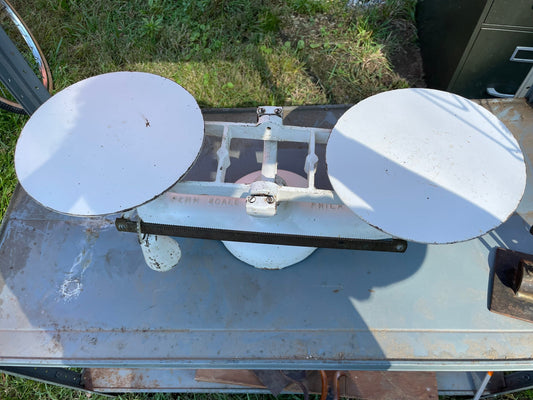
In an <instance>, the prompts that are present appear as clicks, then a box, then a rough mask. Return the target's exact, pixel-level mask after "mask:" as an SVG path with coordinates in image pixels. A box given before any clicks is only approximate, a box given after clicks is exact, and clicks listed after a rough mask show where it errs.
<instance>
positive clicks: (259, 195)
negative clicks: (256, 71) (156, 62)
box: [15, 72, 526, 271]
mask: <svg viewBox="0 0 533 400" xmlns="http://www.w3.org/2000/svg"><path fill="white" fill-rule="evenodd" d="M257 115H258V120H257V123H256V124H246V123H230V122H204V120H203V117H202V113H201V110H200V108H199V106H198V104H197V103H196V101H195V99H194V98H193V96H192V95H191V94H189V93H188V92H187V91H186V90H185V89H184V88H182V87H181V86H180V85H178V84H176V83H175V82H173V81H171V80H169V79H166V78H163V77H160V76H156V75H152V74H147V73H140V72H116V73H109V74H104V75H99V76H95V77H92V78H88V79H85V80H83V81H80V82H78V83H76V84H74V85H72V86H70V87H68V88H66V89H64V90H63V91H61V92H59V93H57V94H56V95H55V96H53V97H52V98H51V99H50V100H48V101H47V102H46V103H44V104H43V105H42V106H41V107H40V108H39V109H38V110H37V111H36V112H35V113H34V114H33V115H32V116H31V118H30V119H29V121H28V122H27V124H26V126H25V127H24V129H23V130H22V133H21V135H20V138H19V140H18V143H17V147H16V152H15V168H16V173H17V176H18V179H19V181H20V184H21V185H22V187H23V188H24V189H25V190H26V192H27V193H28V194H29V195H30V196H31V197H33V198H34V199H35V200H36V201H37V202H39V203H40V204H42V205H43V206H44V207H47V208H49V209H52V210H54V211H56V212H59V213H64V214H68V215H72V216H80V217H93V216H102V215H109V214H118V215H117V216H116V227H117V229H118V230H119V231H127V232H134V233H136V235H137V238H138V241H139V244H140V247H141V249H142V252H143V255H144V258H145V261H146V263H147V264H148V266H149V267H150V268H152V269H154V270H157V271H167V270H170V269H171V268H173V267H174V266H176V265H177V264H178V263H179V260H180V256H181V250H180V246H179V244H178V242H177V241H176V240H175V239H174V238H173V237H178V236H183V237H196V238H206V239H218V240H222V241H223V243H224V245H225V246H226V248H227V249H228V250H229V251H230V252H231V253H232V254H233V255H234V256H235V257H237V258H238V259H240V260H242V261H244V262H245V263H247V264H250V265H252V266H254V267H257V268H265V269H280V268H284V267H288V266H290V265H293V264H295V263H298V262H300V261H302V260H304V259H305V258H306V257H308V256H309V255H311V254H312V253H313V252H314V251H315V250H316V248H317V247H329V248H339V249H355V250H374V251H390V252H399V253H401V252H404V251H406V249H407V242H408V241H414V242H420V243H428V244H444V243H455V242H460V241H465V240H469V239H472V238H475V237H478V236H481V235H483V234H485V233H487V232H488V231H490V230H492V229H494V228H496V227H497V226H499V225H500V224H501V223H503V222H504V221H506V220H507V218H508V217H509V216H510V215H511V214H512V213H513V212H514V210H515V209H516V208H517V206H518V204H519V202H520V200H521V198H522V195H523V193H524V189H525V184H526V168H525V163H524V156H523V154H522V151H521V149H520V147H519V145H518V143H517V141H516V140H515V139H514V137H513V135H512V134H511V132H509V130H508V129H507V128H506V127H505V126H504V124H503V123H502V122H500V121H499V120H498V119H497V118H496V117H495V116H494V115H492V114H491V113H490V112H489V111H487V110H485V109H484V108H482V107H481V106H479V105H477V104H475V103H473V102H471V101H470V100H467V99H464V98H462V97H460V96H457V95H455V94H451V93H447V92H442V91H437V90H432V89H400V90H393V91H389V92H385V93H380V94H378V95H375V96H372V97H369V98H367V99H365V100H363V101H361V102H359V103H358V104H356V105H355V106H353V107H352V108H350V109H349V110H348V111H347V112H346V113H345V114H344V115H342V117H341V118H340V119H339V120H338V121H337V123H336V124H335V126H334V127H333V129H331V130H330V129H320V128H314V127H297V126H286V125H283V109H282V108H281V107H266V106H265V107H259V108H258V111H257ZM208 138H211V139H216V140H215V142H216V143H217V147H218V148H217V150H216V158H217V160H216V163H215V164H216V166H214V168H213V171H211V178H212V179H210V180H201V181H200V180H198V181H190V180H184V179H182V178H183V177H184V176H185V175H186V174H187V172H188V171H189V169H190V168H191V167H192V166H193V164H194V163H195V162H197V161H198V157H199V155H200V154H201V150H202V146H203V145H204V146H206V145H207V143H208ZM239 140H252V141H262V152H261V153H260V154H258V155H257V156H259V161H260V165H261V167H260V170H257V171H255V172H252V173H243V174H242V177H241V178H240V179H238V180H236V181H235V182H226V179H225V178H226V171H227V170H228V168H231V165H232V151H233V150H232V147H231V144H232V142H235V141H239ZM281 142H296V143H299V144H301V145H302V146H305V147H306V149H307V156H306V157H305V159H302V162H301V168H300V171H299V172H297V173H295V172H292V171H288V170H285V169H283V165H279V166H278V156H277V153H278V145H280V143H281ZM209 143H211V142H209ZM317 145H326V160H325V161H326V165H327V176H328V178H329V181H330V183H331V186H332V188H333V190H329V189H324V188H317V187H316V185H315V175H316V173H317V166H318V165H319V159H318V156H317V151H316V146H317ZM252 156H254V155H252ZM339 251H341V250H339Z"/></svg>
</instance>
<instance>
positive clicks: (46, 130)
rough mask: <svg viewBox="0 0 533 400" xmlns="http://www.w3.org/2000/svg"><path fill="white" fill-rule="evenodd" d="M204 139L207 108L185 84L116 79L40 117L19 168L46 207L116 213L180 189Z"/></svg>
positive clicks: (94, 84) (70, 91)
mask: <svg viewBox="0 0 533 400" xmlns="http://www.w3.org/2000/svg"><path fill="white" fill-rule="evenodd" d="M203 135H204V121H203V117H202V113H201V111H200V108H199V107H198V104H197V103H196V100H195V99H194V97H192V95H191V94H189V93H188V92H187V91H186V90H185V89H183V88H182V87H181V86H180V85H178V84H177V83H175V82H173V81H171V80H169V79H166V78H162V77H160V76H157V75H152V74H147V73H141V72H115V73H109V74H104V75H98V76H95V77H92V78H88V79H85V80H83V81H80V82H78V83H76V84H74V85H72V86H69V87H68V88H66V89H64V90H63V91H61V92H59V93H57V94H56V95H55V96H53V97H52V98H51V99H49V100H48V101H47V102H46V103H44V104H43V105H42V106H41V107H40V108H39V109H38V110H37V111H36V112H35V113H34V114H33V115H32V117H31V118H30V120H29V121H28V123H27V124H26V126H25V127H24V129H23V130H22V133H21V135H20V138H19V140H18V143H17V147H16V152H15V168H16V172H17V176H18V179H19V181H20V183H21V185H22V186H23V187H24V189H25V190H26V192H28V194H29V195H30V196H32V197H33V198H34V199H36V200H37V201H38V202H39V203H41V204H42V205H44V206H45V207H48V208H51V209H53V210H55V211H58V212H61V213H65V214H71V215H78V216H89V215H103V214H110V213H115V212H120V211H124V210H127V209H130V208H133V207H136V206H138V205H140V204H143V203H145V202H147V201H149V200H151V199H153V198H154V197H156V196H158V195H159V194H161V193H162V192H164V191H165V190H167V189H168V188H169V187H171V186H172V185H173V184H174V183H176V181H178V180H179V179H180V178H181V177H182V176H183V175H184V174H185V173H186V172H187V170H188V169H189V167H190V166H191V165H192V163H193V162H194V160H195V159H196V157H197V155H198V153H199V151H200V148H201V146H202V142H203Z"/></svg>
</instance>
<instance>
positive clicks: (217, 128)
mask: <svg viewBox="0 0 533 400" xmlns="http://www.w3.org/2000/svg"><path fill="white" fill-rule="evenodd" d="M274 121H275V120H272V119H271V120H270V122H267V123H264V124H259V125H258V124H244V123H239V122H219V121H216V122H211V121H206V122H205V134H206V135H210V136H218V137H222V135H223V133H224V131H225V130H226V131H227V132H228V134H229V135H230V136H231V137H232V138H233V139H254V140H276V141H278V142H302V143H307V142H309V134H310V133H314V134H315V135H316V136H315V137H316V143H320V144H325V143H327V141H328V138H329V135H330V133H331V129H324V128H313V127H302V126H288V125H281V124H280V123H275V122H274ZM268 126H270V130H268V131H267V130H266V129H265V128H266V127H268Z"/></svg>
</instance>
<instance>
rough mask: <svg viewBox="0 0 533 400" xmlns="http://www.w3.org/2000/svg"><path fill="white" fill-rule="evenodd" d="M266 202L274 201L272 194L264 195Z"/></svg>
mask: <svg viewBox="0 0 533 400" xmlns="http://www.w3.org/2000/svg"><path fill="white" fill-rule="evenodd" d="M266 202H267V203H268V204H272V203H274V197H272V196H267V197H266Z"/></svg>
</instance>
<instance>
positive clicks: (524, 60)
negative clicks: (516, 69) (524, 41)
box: [509, 46, 533, 63]
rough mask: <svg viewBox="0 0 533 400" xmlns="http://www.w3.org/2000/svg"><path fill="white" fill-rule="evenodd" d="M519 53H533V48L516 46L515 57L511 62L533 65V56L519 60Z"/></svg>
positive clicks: (513, 56)
mask: <svg viewBox="0 0 533 400" xmlns="http://www.w3.org/2000/svg"><path fill="white" fill-rule="evenodd" d="M519 51H525V52H527V51H529V52H532V53H533V47H526V46H516V48H515V49H514V52H513V55H512V56H511V58H510V59H509V60H510V61H515V62H524V63H533V54H532V57H531V58H518V57H516V55H517V54H518V52H519Z"/></svg>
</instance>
